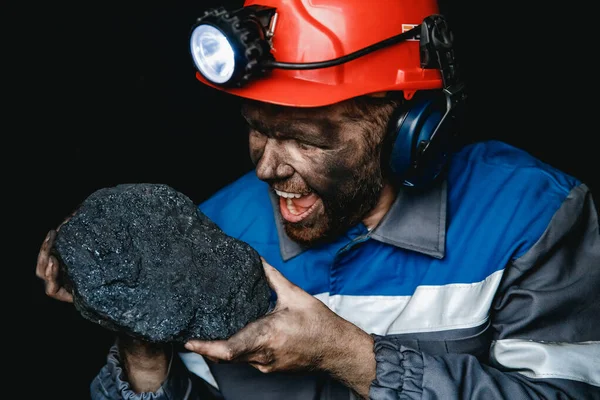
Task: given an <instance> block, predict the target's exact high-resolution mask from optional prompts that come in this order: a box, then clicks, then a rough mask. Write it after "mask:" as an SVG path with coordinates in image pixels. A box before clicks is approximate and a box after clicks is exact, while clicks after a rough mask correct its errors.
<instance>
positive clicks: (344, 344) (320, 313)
mask: <svg viewBox="0 0 600 400" xmlns="http://www.w3.org/2000/svg"><path fill="white" fill-rule="evenodd" d="M263 266H264V269H265V273H266V277H267V280H268V282H269V286H271V288H272V289H273V290H274V291H275V292H276V293H277V304H276V306H275V308H274V309H273V311H271V312H269V313H267V314H266V315H264V316H262V317H261V318H259V319H258V320H255V321H253V322H251V323H249V324H248V325H246V327H244V328H243V329H241V330H240V331H239V332H237V333H236V334H234V335H233V336H231V337H230V338H229V339H228V340H215V341H200V340H191V341H189V342H188V343H187V344H186V348H187V349H188V350H190V351H193V352H195V353H198V354H200V355H203V356H205V357H206V358H208V359H210V360H212V361H215V362H218V361H219V360H223V361H226V362H247V363H249V364H250V365H252V366H253V367H255V368H257V369H258V370H259V371H261V372H265V373H267V372H273V371H285V370H322V371H327V372H329V373H330V374H331V375H332V376H334V377H336V378H338V379H340V380H341V381H343V382H345V383H346V384H347V385H348V386H349V387H351V388H353V389H355V391H356V392H357V393H359V394H362V395H366V394H368V388H369V385H370V383H371V381H372V380H373V379H374V378H375V357H374V354H373V340H372V338H371V336H370V335H369V334H367V333H366V332H364V331H362V330H361V329H359V328H358V327H357V326H356V325H354V324H352V323H350V322H348V321H346V320H344V319H343V318H341V317H339V316H338V315H337V314H335V313H334V312H332V311H331V310H330V309H329V308H328V307H327V306H325V304H323V303H322V302H321V301H319V300H318V299H316V298H315V297H313V296H312V295H310V294H308V293H306V292H305V291H304V290H302V289H301V288H299V287H298V286H296V285H294V284H293V283H291V282H290V281H288V280H287V279H286V278H285V277H284V276H283V275H282V274H281V273H280V272H279V271H277V270H276V269H275V268H273V267H272V266H271V265H269V264H268V263H266V262H265V261H264V260H263Z"/></svg>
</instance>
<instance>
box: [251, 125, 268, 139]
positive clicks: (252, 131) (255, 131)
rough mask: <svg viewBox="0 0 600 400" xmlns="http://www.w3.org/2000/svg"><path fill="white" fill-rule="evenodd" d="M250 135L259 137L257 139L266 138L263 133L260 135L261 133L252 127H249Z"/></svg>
mask: <svg viewBox="0 0 600 400" xmlns="http://www.w3.org/2000/svg"><path fill="white" fill-rule="evenodd" d="M248 134H250V135H251V136H254V137H257V138H258V137H263V136H265V135H264V134H263V133H260V132H259V131H257V130H256V129H254V128H252V127H248Z"/></svg>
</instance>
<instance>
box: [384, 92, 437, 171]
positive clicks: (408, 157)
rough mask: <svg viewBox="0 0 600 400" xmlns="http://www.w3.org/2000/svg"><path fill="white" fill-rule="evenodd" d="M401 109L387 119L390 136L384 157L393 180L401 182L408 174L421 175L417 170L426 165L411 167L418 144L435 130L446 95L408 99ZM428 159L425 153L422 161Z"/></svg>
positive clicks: (429, 137)
mask: <svg viewBox="0 0 600 400" xmlns="http://www.w3.org/2000/svg"><path fill="white" fill-rule="evenodd" d="M406 106H408V108H406ZM402 108H403V110H405V111H404V112H398V114H397V115H395V116H394V117H393V118H392V119H391V120H390V124H391V126H390V129H391V132H390V138H392V139H391V140H390V142H391V143H390V145H391V146H390V149H389V151H390V154H389V158H388V159H389V168H390V170H391V173H392V177H393V179H394V180H395V181H396V182H401V183H404V182H405V181H406V180H407V179H408V180H410V179H411V177H414V176H419V175H421V171H423V170H427V168H428V166H427V165H423V164H419V165H418V166H417V168H416V169H415V166H414V162H415V160H416V159H417V155H418V153H419V144H420V143H421V142H422V141H428V140H430V139H431V136H432V135H433V133H434V132H435V131H436V129H439V128H438V125H440V122H441V121H442V117H443V116H444V114H445V112H446V97H445V95H444V94H443V93H439V94H435V95H428V96H424V97H421V98H419V99H414V100H411V102H410V103H409V104H405V105H404V106H403V107H402ZM440 133H441V132H438V134H440ZM438 134H436V136H437V135H438ZM435 147H438V146H435ZM429 158H430V157H429V155H425V157H423V160H424V161H425V160H428V159H429ZM434 158H435V157H434ZM434 162H437V161H435V160H434Z"/></svg>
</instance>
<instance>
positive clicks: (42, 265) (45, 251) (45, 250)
mask: <svg viewBox="0 0 600 400" xmlns="http://www.w3.org/2000/svg"><path fill="white" fill-rule="evenodd" d="M55 238H56V231H54V230H50V231H49V232H48V234H47V235H46V238H45V239H44V242H43V243H42V246H41V248H40V252H39V253H38V258H37V264H36V266H35V275H36V276H37V277H38V278H40V279H45V277H46V270H47V269H48V259H49V258H50V249H51V248H52V246H53V245H54V239H55Z"/></svg>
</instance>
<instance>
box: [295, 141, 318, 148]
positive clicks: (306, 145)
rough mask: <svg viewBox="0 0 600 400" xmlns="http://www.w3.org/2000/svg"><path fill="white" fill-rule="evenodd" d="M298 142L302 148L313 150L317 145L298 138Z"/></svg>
mask: <svg viewBox="0 0 600 400" xmlns="http://www.w3.org/2000/svg"><path fill="white" fill-rule="evenodd" d="M296 143H298V147H300V148H301V149H302V150H312V149H314V148H315V147H316V146H314V145H312V144H310V143H307V142H302V141H300V140H296Z"/></svg>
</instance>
